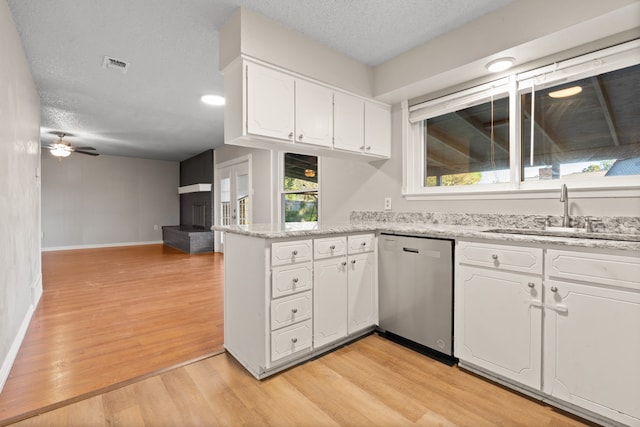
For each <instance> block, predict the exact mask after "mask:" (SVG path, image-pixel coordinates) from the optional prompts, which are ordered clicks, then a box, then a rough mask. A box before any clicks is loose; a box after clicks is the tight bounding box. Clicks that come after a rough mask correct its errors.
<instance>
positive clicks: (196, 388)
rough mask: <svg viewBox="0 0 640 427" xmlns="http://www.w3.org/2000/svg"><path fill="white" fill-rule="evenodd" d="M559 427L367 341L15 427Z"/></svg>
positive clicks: (546, 412)
mask: <svg viewBox="0 0 640 427" xmlns="http://www.w3.org/2000/svg"><path fill="white" fill-rule="evenodd" d="M240 425H242V426H474V427H482V426H535V427H540V426H558V427H576V426H584V425H585V423H584V422H581V421H580V420H578V419H575V418H572V417H569V416H567V415H566V414H563V413H561V412H559V411H556V410H554V409H553V408H551V407H548V406H544V405H541V404H540V403H538V402H535V401H532V400H530V399H528V398H525V397H523V396H521V395H519V394H517V393H514V392H512V391H509V390H507V389H504V388H502V387H499V386H496V385H494V384H492V383H490V382H488V381H486V380H484V379H481V378H478V377H476V376H475V375H472V374H469V373H467V372H465V371H463V370H461V369H459V368H456V367H449V366H446V365H444V364H442V363H439V362H436V361H434V360H432V359H429V358H427V357H425V356H422V355H420V354H418V353H415V352H413V351H411V350H408V349H406V348H404V347H400V346H399V345H397V344H395V343H392V342H390V341H387V340H386V339H384V338H380V337H378V336H377V335H370V336H368V337H366V338H364V339H362V340H360V341H357V342H355V343H353V344H351V345H349V346H346V347H343V348H341V349H339V350H337V351H335V352H333V353H330V354H328V355H325V356H323V357H321V358H319V359H316V360H313V361H311V362H308V363H306V364H303V365H301V366H298V367H295V368H292V369H290V370H288V371H286V372H283V373H280V374H278V375H276V376H274V377H271V378H268V379H266V380H264V381H258V380H256V379H254V378H253V377H251V376H250V375H249V374H248V373H247V372H246V371H245V370H243V368H242V367H241V366H240V365H239V364H238V363H237V362H236V361H235V360H234V359H233V358H232V357H231V356H229V355H228V354H226V353H223V354H220V355H218V356H213V357H210V358H207V359H205V360H202V361H199V362H196V363H193V364H190V365H187V366H184V367H181V368H178V369H175V370H172V371H170V372H166V373H163V374H161V375H158V376H154V377H151V378H147V379H145V380H142V381H140V382H137V383H135V384H131V385H128V386H126V387H123V388H120V389H117V390H113V391H110V392H108V393H105V394H102V395H99V396H95V397H92V398H90V399H87V400H84V401H81V402H77V403H74V404H71V405H69V406H66V407H63V408H60V409H57V410H54V411H51V412H49V413H46V414H43V415H40V416H36V417H33V418H30V419H27V420H24V421H22V422H19V423H17V424H15V425H14V426H13V427H36V426H126V427H130V426H131V427H134V426H240Z"/></svg>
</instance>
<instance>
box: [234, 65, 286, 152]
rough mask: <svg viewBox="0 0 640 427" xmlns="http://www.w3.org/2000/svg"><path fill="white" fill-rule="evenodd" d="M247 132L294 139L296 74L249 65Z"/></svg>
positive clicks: (282, 138)
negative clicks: (292, 75) (290, 74)
mask: <svg viewBox="0 0 640 427" xmlns="http://www.w3.org/2000/svg"><path fill="white" fill-rule="evenodd" d="M247 75H248V76H249V78H248V79H247V106H246V107H247V133H249V134H252V135H260V136H266V137H269V138H277V139H281V140H285V141H293V136H294V133H293V132H294V93H295V80H294V78H293V77H291V76H289V75H287V74H283V73H279V72H277V71H275V70H272V69H270V68H266V67H261V66H259V65H255V64H251V63H248V64H247Z"/></svg>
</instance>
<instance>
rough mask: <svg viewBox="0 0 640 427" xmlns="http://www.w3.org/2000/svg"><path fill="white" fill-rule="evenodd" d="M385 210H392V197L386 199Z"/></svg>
mask: <svg viewBox="0 0 640 427" xmlns="http://www.w3.org/2000/svg"><path fill="white" fill-rule="evenodd" d="M384 208H385V210H388V211H389V210H391V197H385V198H384Z"/></svg>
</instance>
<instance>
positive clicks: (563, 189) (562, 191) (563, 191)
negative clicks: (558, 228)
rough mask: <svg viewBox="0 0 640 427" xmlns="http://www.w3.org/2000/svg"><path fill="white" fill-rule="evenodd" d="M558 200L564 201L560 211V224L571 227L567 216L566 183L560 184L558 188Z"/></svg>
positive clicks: (567, 196) (567, 197)
mask: <svg viewBox="0 0 640 427" xmlns="http://www.w3.org/2000/svg"><path fill="white" fill-rule="evenodd" d="M560 201H561V202H562V203H564V210H563V212H562V226H563V227H571V218H570V217H569V193H568V192H567V184H562V187H561V188H560Z"/></svg>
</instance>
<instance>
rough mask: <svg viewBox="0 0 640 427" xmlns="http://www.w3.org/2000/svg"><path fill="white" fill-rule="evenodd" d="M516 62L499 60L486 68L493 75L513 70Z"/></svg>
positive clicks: (507, 59)
mask: <svg viewBox="0 0 640 427" xmlns="http://www.w3.org/2000/svg"><path fill="white" fill-rule="evenodd" d="M514 62H515V58H498V59H494V60H493V61H491V62H489V63H488V64H487V65H486V67H487V70H489V71H490V72H492V73H498V72H500V71H504V70H508V69H509V68H511V66H512V65H513V63H514Z"/></svg>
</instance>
